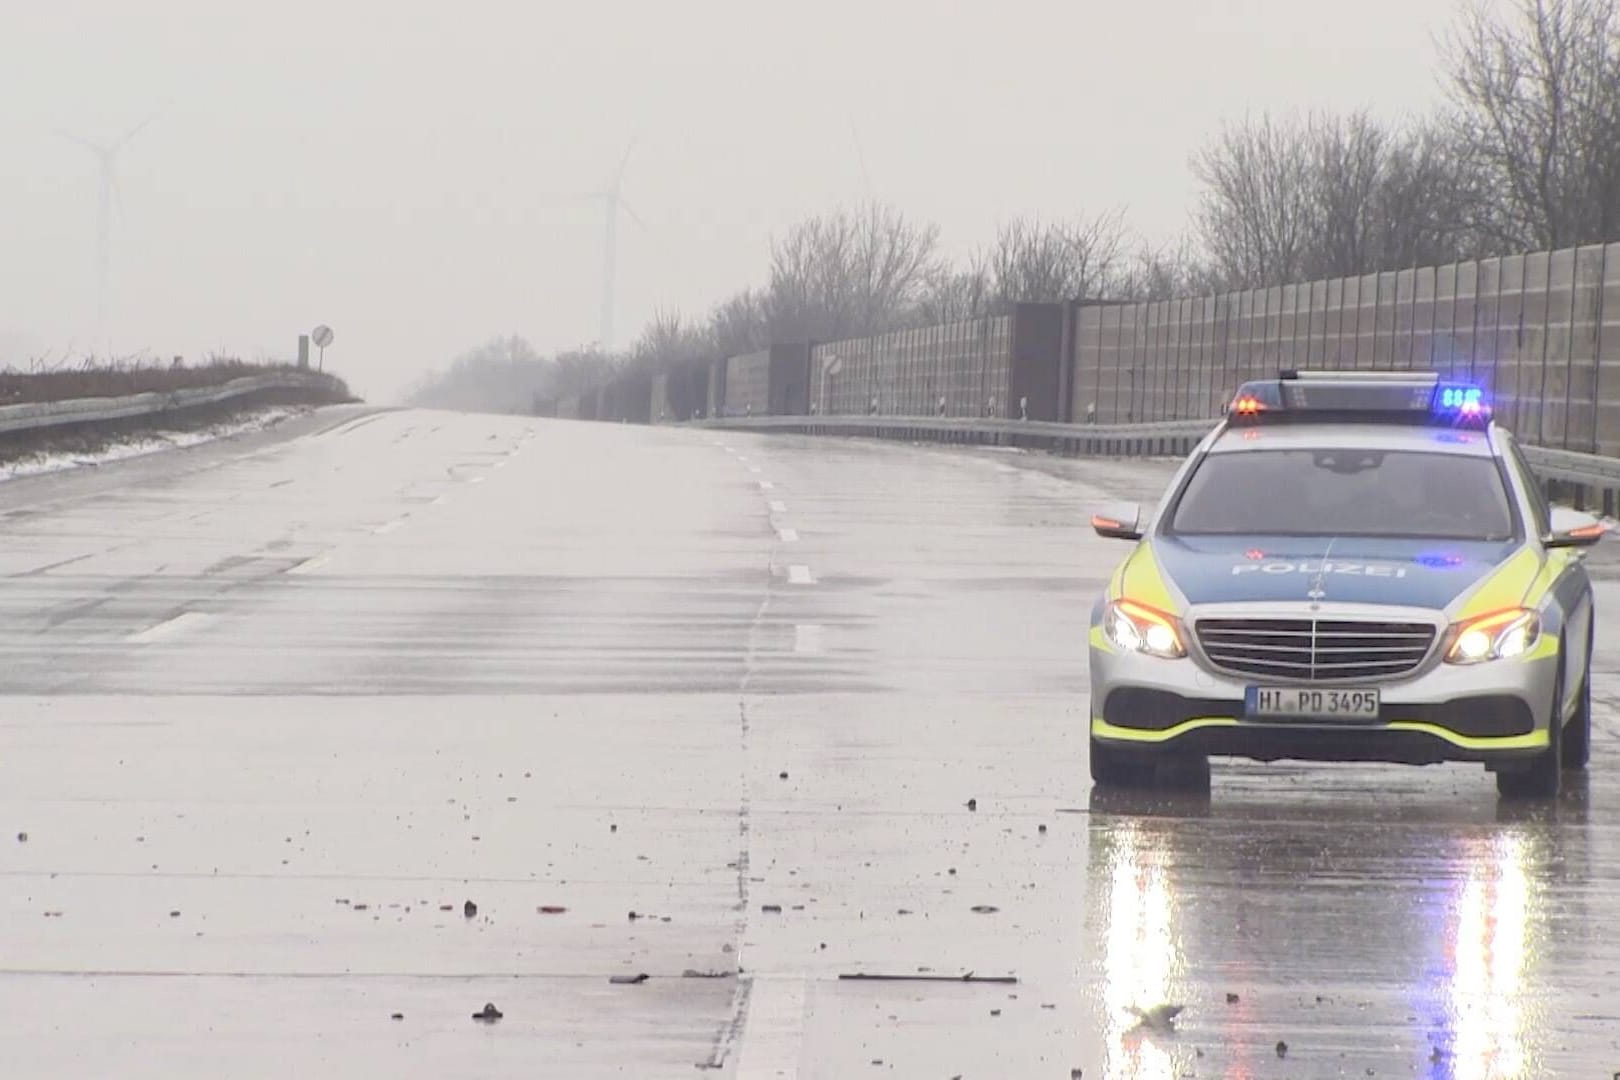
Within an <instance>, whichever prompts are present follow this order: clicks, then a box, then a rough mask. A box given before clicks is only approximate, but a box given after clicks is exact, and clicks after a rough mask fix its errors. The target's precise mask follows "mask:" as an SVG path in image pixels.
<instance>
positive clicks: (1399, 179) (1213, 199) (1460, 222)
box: [1194, 113, 1478, 288]
mask: <svg viewBox="0 0 1620 1080" xmlns="http://www.w3.org/2000/svg"><path fill="white" fill-rule="evenodd" d="M1467 157H1468V155H1467V153H1466V148H1464V147H1462V144H1461V143H1460V142H1459V141H1458V140H1457V139H1456V138H1455V137H1453V135H1452V134H1451V133H1450V132H1449V131H1448V130H1446V129H1445V128H1443V127H1442V126H1441V125H1437V124H1434V123H1426V124H1422V125H1418V126H1414V127H1411V128H1406V129H1401V128H1395V127H1390V126H1388V125H1384V124H1381V123H1379V122H1377V121H1375V120H1374V119H1372V118H1371V117H1370V116H1368V115H1367V114H1365V113H1352V114H1349V115H1347V116H1335V115H1330V114H1321V115H1316V116H1312V117H1308V118H1305V119H1295V120H1288V121H1275V120H1273V119H1272V118H1271V117H1269V116H1268V117H1263V118H1261V119H1260V120H1258V121H1250V122H1248V123H1247V124H1245V125H1243V126H1242V127H1239V128H1229V129H1227V130H1226V131H1224V132H1223V133H1222V134H1221V135H1220V137H1219V138H1217V139H1216V140H1215V141H1214V142H1213V143H1212V144H1211V145H1209V146H1208V147H1206V148H1205V149H1204V150H1203V151H1202V152H1200V154H1199V155H1198V156H1197V158H1195V160H1194V171H1195V172H1196V173H1197V174H1198V175H1199V177H1200V178H1201V179H1203V180H1204V182H1205V184H1206V185H1207V187H1206V190H1205V192H1204V196H1203V202H1202V204H1201V205H1200V207H1199V211H1198V216H1197V230H1198V236H1199V239H1200V241H1201V242H1202V244H1203V247H1204V250H1205V251H1206V252H1207V254H1208V256H1209V258H1210V260H1211V264H1212V265H1211V269H1212V270H1213V271H1214V276H1215V277H1216V278H1217V279H1219V280H1221V281H1222V282H1224V283H1226V284H1228V285H1229V286H1231V287H1238V288H1249V287H1254V286H1258V285H1264V284H1274V283H1278V282H1285V281H1304V280H1311V279H1318V278H1327V277H1343V276H1348V275H1354V274H1366V273H1372V272H1374V271H1378V270H1387V269H1392V268H1398V267H1406V266H1414V265H1420V264H1432V263H1440V262H1447V261H1450V260H1453V259H1456V258H1459V257H1461V255H1462V254H1463V253H1464V252H1465V251H1467V250H1468V249H1469V248H1470V247H1471V246H1472V243H1473V241H1472V237H1473V227H1472V224H1471V217H1472V210H1471V207H1472V206H1473V205H1474V203H1475V202H1476V201H1477V198H1478V191H1477V188H1476V187H1474V186H1471V185H1470V183H1469V182H1468V176H1469V172H1468V167H1467Z"/></svg>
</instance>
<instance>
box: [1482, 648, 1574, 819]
mask: <svg viewBox="0 0 1620 1080" xmlns="http://www.w3.org/2000/svg"><path fill="white" fill-rule="evenodd" d="M1563 700H1564V680H1563V679H1562V678H1561V677H1560V678H1559V680H1558V683H1557V684H1556V685H1555V686H1554V687H1553V704H1552V717H1551V718H1550V719H1549V720H1548V723H1547V749H1545V750H1543V751H1542V752H1541V753H1539V754H1537V755H1536V756H1535V757H1533V758H1531V759H1530V760H1529V761H1528V762H1526V763H1525V764H1523V765H1520V766H1517V767H1515V768H1513V769H1511V770H1509V769H1503V770H1501V771H1500V772H1498V773H1497V774H1496V791H1497V794H1499V795H1501V796H1502V797H1503V798H1505V799H1553V798H1557V797H1558V788H1559V784H1560V782H1561V781H1562V779H1563V773H1564V753H1563V746H1564V738H1563V736H1564V725H1563V723H1562V722H1561V721H1560V718H1559V705H1560V703H1562V702H1563Z"/></svg>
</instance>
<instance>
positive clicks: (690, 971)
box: [681, 968, 736, 979]
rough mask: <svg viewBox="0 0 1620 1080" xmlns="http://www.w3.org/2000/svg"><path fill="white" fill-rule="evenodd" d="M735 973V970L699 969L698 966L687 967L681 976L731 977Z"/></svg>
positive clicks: (693, 977)
mask: <svg viewBox="0 0 1620 1080" xmlns="http://www.w3.org/2000/svg"><path fill="white" fill-rule="evenodd" d="M735 974H736V972H734V971H698V970H697V969H696V968H687V969H686V970H685V971H683V972H681V978H683V979H729V978H731V977H732V976H733V975H735Z"/></svg>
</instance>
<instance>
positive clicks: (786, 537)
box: [776, 529, 799, 544]
mask: <svg viewBox="0 0 1620 1080" xmlns="http://www.w3.org/2000/svg"><path fill="white" fill-rule="evenodd" d="M776 538H777V539H778V540H780V541H782V543H784V544H797V543H798V542H799V534H798V531H797V530H794V529H777V530H776Z"/></svg>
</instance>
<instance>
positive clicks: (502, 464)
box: [495, 461, 506, 469]
mask: <svg viewBox="0 0 1620 1080" xmlns="http://www.w3.org/2000/svg"><path fill="white" fill-rule="evenodd" d="M495 467H496V468H497V469H504V468H506V462H504V461H497V462H496V463H495Z"/></svg>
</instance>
